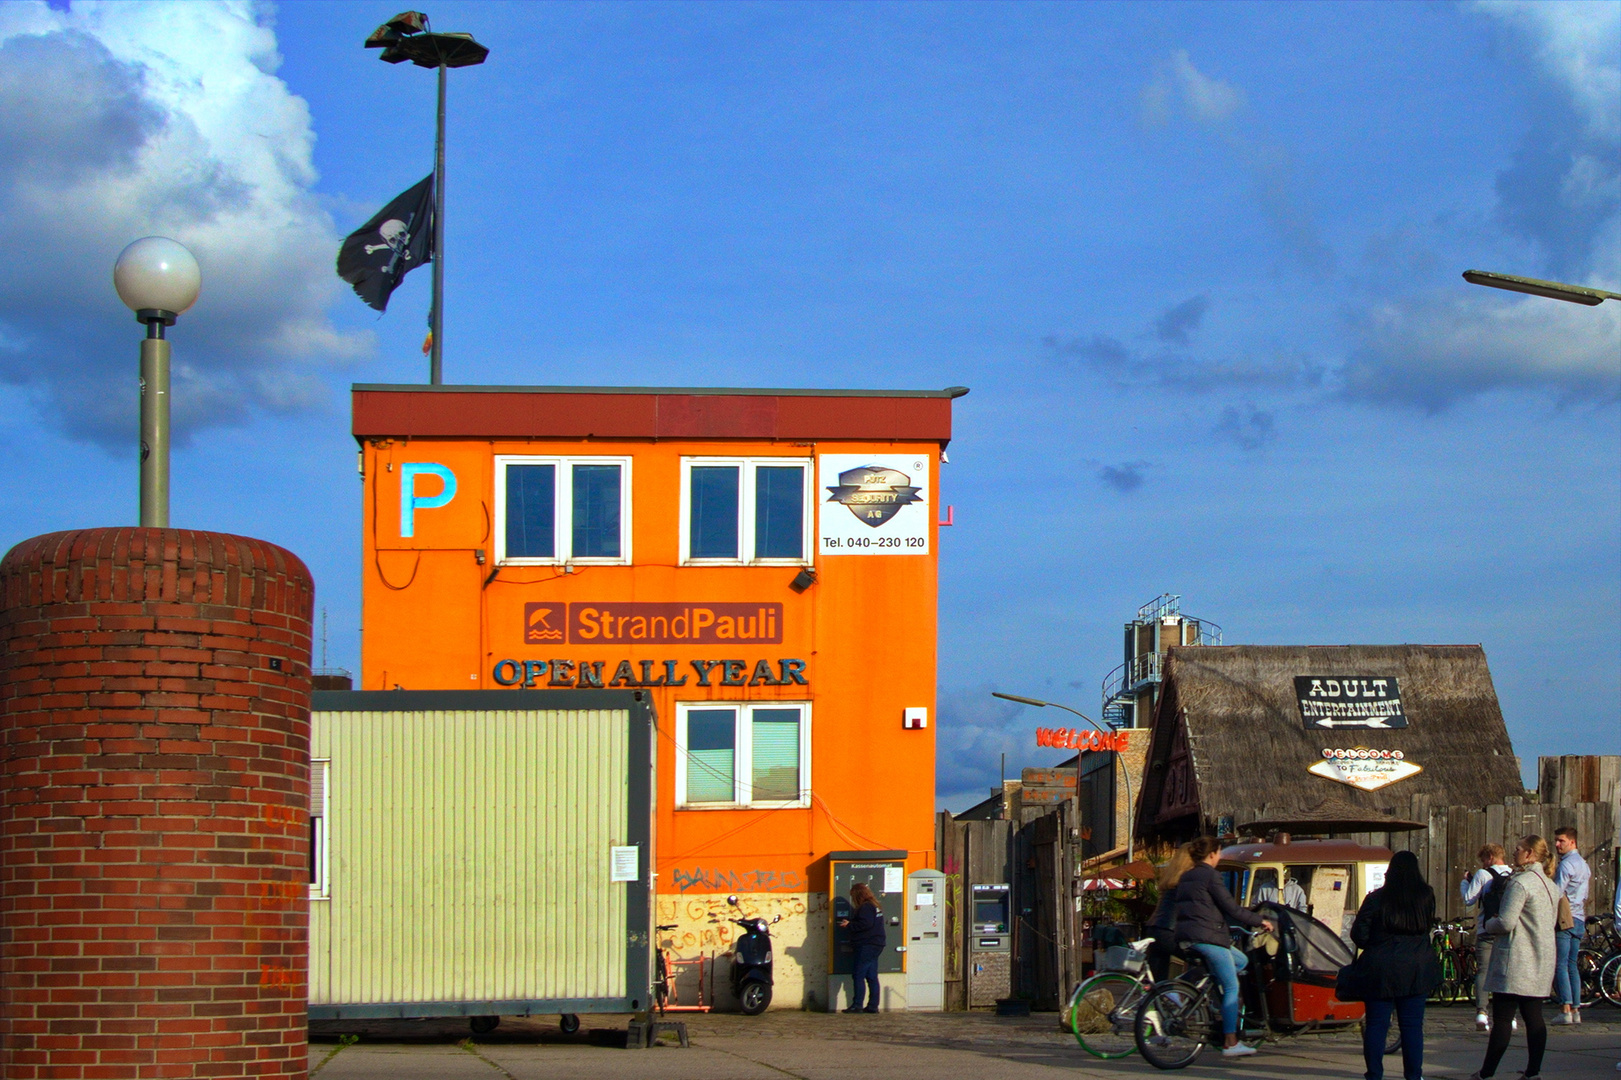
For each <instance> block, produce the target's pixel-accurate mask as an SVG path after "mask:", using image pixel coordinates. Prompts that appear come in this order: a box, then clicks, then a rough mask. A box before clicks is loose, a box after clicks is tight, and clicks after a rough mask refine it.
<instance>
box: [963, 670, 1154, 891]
mask: <svg viewBox="0 0 1621 1080" xmlns="http://www.w3.org/2000/svg"><path fill="white" fill-rule="evenodd" d="M991 697H995V698H1001V699H1002V700H1003V701H1016V702H1018V703H1019V704H1020V705H1034V706H1035V707H1036V708H1038V709H1045V708H1047V707H1049V706H1051V707H1052V708H1054V709H1063V710H1064V711H1065V712H1067V713H1074V714H1075V715H1076V716H1079V717H1080V718H1081V719H1082V720H1085V721H1086V722H1087V723H1088V724H1091V725H1092V727H1094V728H1096V729H1097V731H1098V733H1099V734H1101V735H1107V734H1108V732H1107V731H1104V730H1103V728H1102V726H1100V725H1099V724H1098V722H1097V721H1096V720H1094V719H1092V718H1091V717H1090V716H1087V715H1086V714H1085V713H1083V712H1081V711H1080V710H1079V709H1072V708H1070V707H1069V706H1068V705H1060V704H1059V703H1058V702H1056V701H1042V700H1041V699H1039V698H1028V697H1020V696H1019V695H1018V694H1003V693H1000V692H998V691H995V690H992V691H991ZM1077 757H1078V755H1077ZM1115 760H1116V761H1118V762H1119V764H1120V776H1121V778H1122V779H1123V780H1125V782H1126V812H1127V820H1126V862H1128V863H1131V862H1135V861H1136V853H1137V849H1136V832H1137V803H1136V800H1134V799H1133V798H1132V796H1131V767H1130V766H1129V765H1127V764H1126V763H1125V762H1124V761H1120V757H1119V753H1118V751H1117V752H1116V754H1115ZM1075 772H1076V774H1077V779H1078V778H1079V774H1080V766H1079V765H1078V764H1077V765H1076V768H1075ZM1077 794H1079V789H1077Z"/></svg>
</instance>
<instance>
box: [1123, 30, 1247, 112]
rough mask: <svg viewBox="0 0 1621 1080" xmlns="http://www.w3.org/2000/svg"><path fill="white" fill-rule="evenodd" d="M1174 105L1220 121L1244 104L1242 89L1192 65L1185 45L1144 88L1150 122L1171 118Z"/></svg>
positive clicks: (1145, 110) (1172, 55)
mask: <svg viewBox="0 0 1621 1080" xmlns="http://www.w3.org/2000/svg"><path fill="white" fill-rule="evenodd" d="M1173 106H1179V107H1180V108H1181V109H1182V110H1183V111H1185V112H1186V113H1187V114H1188V115H1189V116H1191V117H1192V118H1193V119H1195V120H1198V121H1200V122H1202V123H1206V124H1211V123H1219V122H1220V121H1223V120H1226V119H1228V118H1229V117H1231V116H1232V115H1233V114H1234V113H1236V112H1237V111H1238V110H1239V109H1241V108H1243V106H1244V92H1243V91H1242V90H1240V89H1239V88H1238V87H1236V86H1234V85H1233V84H1232V83H1227V82H1222V81H1221V80H1220V79H1214V78H1211V77H1210V76H1209V75H1206V74H1205V73H1204V72H1202V71H1200V70H1199V69H1198V68H1196V67H1194V66H1193V61H1192V60H1191V59H1190V58H1189V57H1188V51H1187V50H1186V49H1178V50H1176V52H1174V53H1172V54H1171V58H1170V60H1168V61H1167V62H1166V63H1164V64H1162V65H1160V69H1159V72H1158V73H1157V74H1156V76H1155V78H1154V81H1153V82H1151V83H1149V84H1148V86H1147V87H1145V88H1144V90H1143V109H1144V113H1145V115H1146V116H1147V118H1148V119H1149V121H1150V122H1152V123H1164V122H1165V121H1166V120H1168V119H1170V113H1171V110H1172V107H1173Z"/></svg>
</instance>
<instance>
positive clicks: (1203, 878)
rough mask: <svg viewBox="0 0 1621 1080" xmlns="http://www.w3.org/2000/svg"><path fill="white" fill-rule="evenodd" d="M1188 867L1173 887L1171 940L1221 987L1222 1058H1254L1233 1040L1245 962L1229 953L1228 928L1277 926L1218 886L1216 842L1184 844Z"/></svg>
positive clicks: (1203, 839)
mask: <svg viewBox="0 0 1621 1080" xmlns="http://www.w3.org/2000/svg"><path fill="white" fill-rule="evenodd" d="M1188 857H1189V858H1190V859H1191V860H1192V861H1193V865H1192V866H1191V867H1190V868H1189V869H1188V870H1187V871H1186V872H1184V873H1183V875H1182V880H1181V881H1179V882H1177V886H1176V940H1177V941H1178V942H1183V941H1186V942H1188V943H1189V944H1190V945H1191V946H1192V947H1193V950H1194V951H1195V952H1197V953H1198V954H1199V955H1200V956H1201V957H1202V958H1203V959H1204V962H1205V967H1206V968H1208V969H1209V970H1210V974H1211V977H1213V978H1214V979H1215V980H1216V982H1217V984H1219V985H1220V986H1221V1030H1222V1034H1223V1036H1224V1037H1225V1038H1224V1045H1223V1046H1222V1050H1221V1055H1222V1057H1244V1056H1246V1055H1249V1054H1253V1053H1255V1048H1254V1047H1253V1046H1245V1045H1244V1044H1243V1043H1241V1042H1239V1041H1238V973H1239V972H1241V971H1243V970H1244V968H1245V966H1247V964H1248V963H1249V958H1248V957H1246V956H1245V955H1244V954H1243V953H1242V952H1240V951H1239V950H1237V949H1235V948H1233V935H1232V934H1231V933H1229V932H1228V930H1227V926H1228V924H1229V923H1237V924H1238V925H1240V926H1257V927H1258V926H1264V927H1266V928H1267V929H1268V930H1276V929H1277V927H1276V926H1275V925H1274V924H1273V922H1272V920H1271V919H1263V918H1262V917H1261V916H1259V915H1257V914H1255V912H1253V911H1251V910H1249V909H1248V908H1241V907H1239V906H1238V902H1237V901H1236V900H1234V899H1233V894H1232V893H1230V892H1228V891H1227V886H1225V885H1223V884H1222V883H1221V875H1220V874H1218V873H1216V864H1217V863H1218V862H1220V861H1221V843H1220V842H1219V841H1218V840H1217V839H1216V838H1215V837H1214V836H1201V837H1199V839H1197V840H1195V841H1193V842H1192V843H1191V844H1189V845H1188Z"/></svg>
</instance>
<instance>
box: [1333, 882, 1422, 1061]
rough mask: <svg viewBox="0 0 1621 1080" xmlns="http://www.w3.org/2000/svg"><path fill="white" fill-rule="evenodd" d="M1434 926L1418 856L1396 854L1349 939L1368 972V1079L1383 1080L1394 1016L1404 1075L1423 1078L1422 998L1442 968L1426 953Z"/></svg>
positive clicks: (1363, 991)
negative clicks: (1360, 952)
mask: <svg viewBox="0 0 1621 1080" xmlns="http://www.w3.org/2000/svg"><path fill="white" fill-rule="evenodd" d="M1434 921H1435V890H1434V889H1432V888H1431V887H1430V886H1429V884H1428V883H1427V882H1425V880H1424V874H1423V873H1422V872H1421V871H1420V870H1419V868H1418V856H1417V855H1414V854H1413V853H1412V852H1411V851H1398V852H1396V854H1395V855H1394V856H1392V858H1391V860H1390V868H1389V869H1388V870H1386V871H1385V883H1384V884H1383V885H1381V886H1380V887H1379V888H1377V889H1375V890H1373V891H1372V892H1371V893H1369V894H1368V895H1367V898H1366V899H1365V900H1363V901H1362V906H1361V907H1360V908H1359V909H1357V913H1356V922H1355V923H1353V924H1352V925H1351V940H1352V941H1354V942H1356V944H1357V946H1358V947H1359V948H1360V949H1361V950H1362V955H1363V957H1364V958H1365V960H1366V963H1365V964H1363V965H1361V966H1364V967H1366V968H1367V970H1368V975H1367V982H1366V985H1364V986H1362V987H1360V988H1359V989H1360V990H1361V997H1362V1000H1364V1001H1366V1002H1367V1003H1368V1019H1367V1023H1366V1024H1365V1026H1364V1027H1363V1029H1362V1060H1363V1062H1364V1063H1366V1065H1367V1067H1368V1071H1367V1073H1366V1074H1365V1075H1366V1076H1367V1078H1368V1080H1382V1078H1383V1077H1384V1075H1385V1034H1386V1033H1387V1032H1389V1031H1390V1018H1391V1015H1392V1014H1394V1015H1395V1017H1396V1022H1397V1023H1398V1024H1400V1025H1401V1064H1402V1074H1403V1075H1404V1076H1405V1077H1406V1078H1407V1080H1423V1078H1424V999H1425V998H1427V997H1429V995H1430V991H1432V990H1434V989H1435V987H1436V985H1437V984H1439V983H1440V981H1441V965H1440V963H1439V962H1438V961H1437V960H1436V958H1435V950H1433V949H1432V948H1430V923H1432V922H1434Z"/></svg>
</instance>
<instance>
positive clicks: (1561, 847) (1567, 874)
mask: <svg viewBox="0 0 1621 1080" xmlns="http://www.w3.org/2000/svg"><path fill="white" fill-rule="evenodd" d="M1553 847H1554V850H1555V851H1557V852H1558V853H1559V869H1558V870H1556V871H1554V875H1553V883H1554V884H1555V885H1557V886H1559V888H1560V889H1562V890H1563V891H1564V894H1565V898H1566V899H1568V900H1569V901H1570V913H1571V915H1573V916H1575V919H1576V925H1574V926H1572V927H1571V928H1570V929H1569V930H1560V931H1559V932H1558V933H1556V934H1555V935H1554V940H1555V943H1556V944H1557V946H1558V959H1556V960H1555V961H1554V968H1553V988H1554V992H1555V993H1557V994H1558V995H1559V1004H1560V1005H1561V1006H1562V1007H1563V1010H1564V1012H1563V1014H1562V1015H1561V1016H1560V1017H1559V1019H1558V1020H1556V1021H1554V1023H1556V1024H1579V1023H1581V1022H1582V1009H1581V1000H1582V976H1581V972H1580V971H1578V970H1577V968H1576V956H1577V950H1579V949H1580V948H1581V946H1582V935H1583V934H1585V933H1586V932H1587V886H1588V883H1589V882H1590V881H1592V880H1593V871H1592V870H1591V869H1589V867H1588V865H1587V860H1586V859H1584V858H1582V853H1581V852H1580V851H1578V850H1576V830H1575V829H1572V828H1571V827H1570V826H1568V825H1566V826H1563V827H1561V828H1558V829H1555V830H1554V831H1553Z"/></svg>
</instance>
